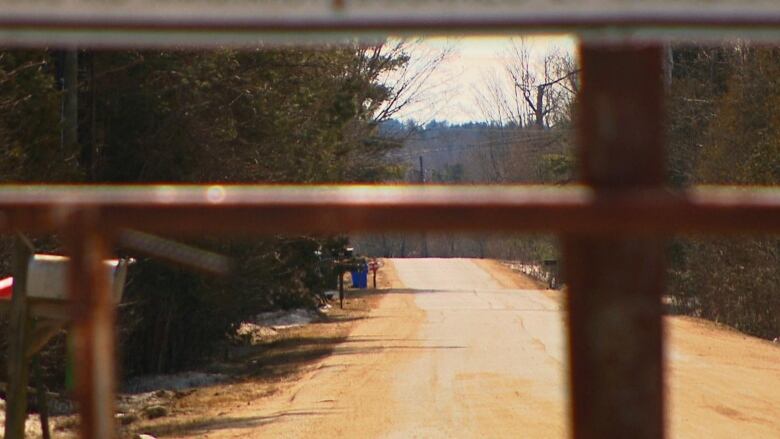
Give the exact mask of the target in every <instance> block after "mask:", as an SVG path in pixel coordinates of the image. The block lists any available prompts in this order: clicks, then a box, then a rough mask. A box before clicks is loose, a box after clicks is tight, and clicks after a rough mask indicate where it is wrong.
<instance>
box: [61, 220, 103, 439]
mask: <svg viewBox="0 0 780 439" xmlns="http://www.w3.org/2000/svg"><path fill="white" fill-rule="evenodd" d="M65 232H66V233H65V236H66V243H67V249H68V252H69V253H70V257H71V259H70V266H69V269H68V275H69V281H68V282H69V286H70V297H71V299H72V301H73V318H74V320H73V330H72V336H73V341H74V347H75V362H76V368H75V388H76V392H75V394H76V397H77V399H78V401H79V408H80V411H81V437H83V438H88V439H92V438H101V439H102V438H112V437H115V436H116V426H115V422H114V412H115V410H114V405H115V401H114V395H115V364H114V363H115V349H114V338H115V337H114V321H115V307H114V302H113V297H112V294H111V289H110V279H109V277H108V274H107V272H106V270H104V269H103V267H102V264H103V260H104V259H106V256H107V253H108V248H109V246H108V235H107V231H106V230H105V229H103V228H102V224H101V222H100V212H99V211H98V210H86V209H85V210H78V211H76V212H74V213H73V215H72V216H71V218H70V222H69V224H68V229H67V230H66V231H65Z"/></svg>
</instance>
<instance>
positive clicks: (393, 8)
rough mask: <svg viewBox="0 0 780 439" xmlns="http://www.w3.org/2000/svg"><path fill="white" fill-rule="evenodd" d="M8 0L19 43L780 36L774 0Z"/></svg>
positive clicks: (1, 25) (11, 28)
mask: <svg viewBox="0 0 780 439" xmlns="http://www.w3.org/2000/svg"><path fill="white" fill-rule="evenodd" d="M155 3H156V2H152V1H147V0H133V1H129V2H119V3H116V2H109V3H106V4H102V3H99V2H89V1H70V2H55V3H51V2H46V3H44V2H18V1H5V0H0V43H2V44H4V45H13V46H41V45H50V46H61V47H62V46H70V45H78V46H80V47H120V46H121V47H135V48H138V47H163V46H176V47H183V46H189V47H200V48H203V47H219V46H223V45H231V46H234V47H235V46H251V47H256V45H257V44H258V42H261V41H262V42H266V43H269V42H270V43H282V44H291V43H292V44H301V43H313V44H322V43H323V42H349V41H354V39H355V38H356V37H357V38H359V39H363V40H381V39H383V38H385V37H387V36H388V35H399V34H410V35H416V36H419V35H463V34H464V33H491V34H496V33H505V34H506V33H511V34H515V33H518V32H522V33H526V34H527V33H548V34H549V33H564V32H565V33H574V34H577V35H578V36H580V37H583V38H585V39H602V40H603V39H612V40H621V41H627V40H634V41H637V40H640V41H641V40H645V41H656V42H657V41H670V40H691V39H696V40H708V41H723V40H724V39H729V38H731V39H734V38H747V39H752V40H764V41H772V40H774V41H776V40H778V39H780V9H778V8H777V7H776V4H775V3H774V2H771V1H763V0H752V1H734V0H715V1H714V2H713V1H708V2H703V1H697V0H688V1H680V2H667V1H659V0H645V1H643V2H625V1H619V0H615V1H612V0H601V1H596V2H579V1H569V2H533V1H531V2H510V1H507V2H492V3H491V4H490V5H485V4H484V3H483V2H479V1H453V2H450V3H449V4H444V5H443V4H442V2H439V1H429V2H410V3H409V4H408V5H405V4H403V3H405V2H396V3H395V4H392V2H389V1H373V2H348V3H345V2H338V1H336V2H329V1H313V2H307V4H306V5H305V7H300V5H297V6H296V5H295V4H293V3H295V2H291V4H290V5H285V4H284V2H278V3H277V4H276V5H269V4H268V3H263V2H256V3H255V4H250V2H233V3H232V4H231V2H211V4H210V3H209V2H165V3H166V4H165V5H164V6H159V5H155Z"/></svg>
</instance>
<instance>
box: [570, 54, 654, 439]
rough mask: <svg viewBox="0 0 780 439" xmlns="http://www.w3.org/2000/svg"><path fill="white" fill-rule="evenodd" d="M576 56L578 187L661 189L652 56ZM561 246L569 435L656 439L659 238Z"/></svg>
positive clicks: (583, 238) (579, 240)
mask: <svg viewBox="0 0 780 439" xmlns="http://www.w3.org/2000/svg"><path fill="white" fill-rule="evenodd" d="M580 54H581V62H582V81H583V90H582V95H581V96H580V99H581V101H580V106H579V108H578V123H579V125H578V133H579V142H580V149H581V153H580V154H581V156H580V166H581V172H582V179H583V181H584V182H585V183H586V184H588V185H590V186H592V187H593V188H594V189H595V190H596V191H601V190H609V191H616V190H617V191H625V193H626V195H627V196H629V197H630V196H631V195H633V194H632V193H631V190H632V189H642V188H654V187H658V186H661V185H662V184H663V169H664V167H663V162H664V155H663V125H662V96H663V89H662V82H661V81H662V63H661V59H662V58H661V50H660V49H659V47H655V46H652V47H636V46H634V47H631V46H622V45H587V44H585V45H583V46H582V47H581V49H580ZM638 202H641V199H640V200H638ZM563 250H564V258H565V259H564V263H565V264H566V265H565V268H566V271H567V272H566V276H567V279H568V282H569V287H570V290H569V294H568V306H569V325H568V327H569V354H570V373H571V404H572V415H573V416H572V422H573V425H572V429H573V432H574V437H575V438H577V439H583V438H594V439H596V438H599V439H604V438H627V437H631V438H661V437H663V435H664V422H663V417H664V416H663V415H664V409H663V385H662V383H663V379H662V368H663V362H662V331H661V302H660V299H661V291H662V287H663V282H662V278H663V271H664V270H663V260H662V259H663V241H662V240H660V239H657V238H648V237H641V238H637V237H635V236H631V235H628V234H624V235H620V234H618V235H617V236H609V235H600V236H595V235H566V236H565V237H564V243H563Z"/></svg>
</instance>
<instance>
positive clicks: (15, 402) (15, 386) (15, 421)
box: [4, 235, 32, 439]
mask: <svg viewBox="0 0 780 439" xmlns="http://www.w3.org/2000/svg"><path fill="white" fill-rule="evenodd" d="M31 256H32V250H31V249H30V248H29V247H28V243H27V242H25V240H24V238H22V237H21V236H19V235H17V236H16V237H15V238H14V254H13V274H14V285H13V296H12V297H11V312H10V318H9V322H8V354H7V355H8V359H7V360H8V369H7V370H8V389H7V392H6V409H5V434H4V437H6V438H8V439H16V438H23V437H24V424H25V421H26V420H27V382H28V380H29V367H28V366H29V364H28V361H27V357H26V355H25V354H26V352H27V346H28V345H29V343H30V337H31V335H32V330H31V329H32V328H31V323H30V319H29V315H28V304H27V267H28V263H29V262H30V257H31Z"/></svg>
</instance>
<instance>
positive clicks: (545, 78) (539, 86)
mask: <svg viewBox="0 0 780 439" xmlns="http://www.w3.org/2000/svg"><path fill="white" fill-rule="evenodd" d="M506 73H507V75H508V76H509V78H511V81H512V86H513V92H514V95H515V102H516V105H517V106H518V107H521V106H522V105H524V106H525V108H526V110H527V114H528V119H527V120H526V121H527V125H531V126H534V127H536V128H539V129H543V128H546V127H548V126H549V123H548V122H547V121H548V120H549V118H551V117H553V116H556V113H557V112H561V111H566V110H567V109H568V104H569V103H570V102H571V100H572V98H573V97H574V95H576V93H577V89H578V81H577V76H578V73H579V69H578V68H576V65H575V63H574V61H573V59H572V58H571V56H570V55H569V54H567V53H564V52H561V51H560V50H559V49H557V48H554V49H552V50H550V51H549V52H547V53H545V54H544V56H543V57H542V58H541V60H540V63H539V65H534V62H533V57H532V53H531V50H530V49H529V47H528V45H527V44H525V42H524V41H523V40H520V41H519V42H517V41H514V42H513V44H512V48H511V49H510V61H509V64H507V66H506ZM520 98H522V103H521V102H520V100H521V99H520Z"/></svg>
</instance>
